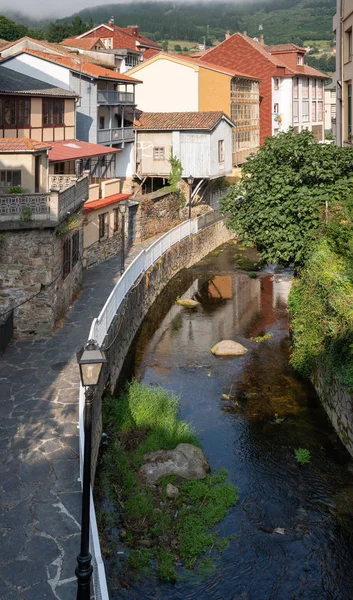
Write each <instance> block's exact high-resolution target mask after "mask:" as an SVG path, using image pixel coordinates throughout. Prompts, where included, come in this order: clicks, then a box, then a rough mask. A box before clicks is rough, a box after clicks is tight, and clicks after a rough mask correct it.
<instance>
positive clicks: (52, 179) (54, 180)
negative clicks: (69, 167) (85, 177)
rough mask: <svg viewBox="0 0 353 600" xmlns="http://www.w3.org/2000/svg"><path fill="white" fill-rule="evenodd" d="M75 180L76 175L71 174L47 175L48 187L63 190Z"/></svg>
mask: <svg viewBox="0 0 353 600" xmlns="http://www.w3.org/2000/svg"><path fill="white" fill-rule="evenodd" d="M76 181H77V176H76V175H74V174H71V175H49V189H51V190H59V191H61V190H63V189H65V188H67V187H69V186H70V185H72V184H73V183H75V182H76Z"/></svg>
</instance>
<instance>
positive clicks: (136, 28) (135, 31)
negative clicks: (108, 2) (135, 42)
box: [127, 25, 140, 37]
mask: <svg viewBox="0 0 353 600" xmlns="http://www.w3.org/2000/svg"><path fill="white" fill-rule="evenodd" d="M127 29H131V33H132V35H134V36H135V37H138V36H139V35H140V28H139V26H138V25H128V26H127Z"/></svg>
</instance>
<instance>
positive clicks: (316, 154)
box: [221, 129, 353, 267]
mask: <svg viewBox="0 0 353 600" xmlns="http://www.w3.org/2000/svg"><path fill="white" fill-rule="evenodd" d="M352 170H353V150H352V149H351V148H338V147H337V146H335V145H333V144H332V145H331V144H327V145H325V144H318V143H317V142H316V140H315V139H314V136H313V134H312V133H311V132H309V131H303V132H301V133H300V134H297V133H295V132H294V130H293V129H291V130H290V131H288V132H283V133H280V134H278V135H277V136H276V137H268V138H267V139H266V141H265V144H264V145H263V146H262V147H261V148H260V150H259V152H258V153H257V154H256V155H252V156H251V157H250V158H249V159H248V161H247V162H246V163H245V165H243V167H242V175H243V179H242V182H241V183H240V185H237V186H233V187H232V188H231V191H230V193H229V194H228V195H227V196H226V198H225V199H223V200H222V201H221V208H222V212H224V213H230V217H229V219H228V226H229V227H230V228H231V229H233V230H234V231H236V232H237V234H238V235H240V236H241V237H242V238H243V240H244V242H245V243H253V244H255V245H256V246H257V247H258V249H259V250H260V252H261V253H262V256H263V258H264V259H265V260H267V261H268V262H271V263H279V264H283V265H292V266H296V267H300V266H302V265H304V264H305V262H306V261H307V259H308V258H309V257H310V256H311V254H312V252H313V250H314V248H315V245H316V242H317V238H318V235H319V233H320V227H321V223H322V217H323V215H324V207H325V204H326V202H328V203H329V206H331V204H332V203H333V202H334V201H335V200H336V199H337V198H339V197H340V196H341V195H342V193H343V194H344V195H347V193H348V191H349V188H350V187H351V182H350V180H349V176H350V173H351V172H352Z"/></svg>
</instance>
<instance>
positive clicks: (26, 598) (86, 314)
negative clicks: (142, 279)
mask: <svg viewBox="0 0 353 600" xmlns="http://www.w3.org/2000/svg"><path fill="white" fill-rule="evenodd" d="M150 243H151V240H148V241H146V242H143V243H142V244H137V245H136V246H134V247H133V248H132V249H131V251H130V253H129V255H128V258H127V261H126V264H127V265H128V264H130V262H131V261H132V260H133V258H135V256H136V255H137V254H138V253H139V252H140V251H141V249H143V248H145V247H147V246H149V244H150ZM119 265H120V261H119V257H114V258H111V259H108V260H106V261H105V262H102V263H100V264H99V265H97V266H96V267H93V268H91V269H89V270H88V271H86V272H85V273H84V285H83V290H82V292H81V295H80V297H79V298H78V300H77V301H76V302H75V304H74V306H73V307H72V308H71V310H70V312H69V314H68V316H67V319H66V321H65V323H64V326H63V327H62V329H60V330H58V331H57V332H56V333H55V334H54V335H53V336H52V337H51V338H49V339H38V340H21V341H15V342H12V343H11V344H10V345H9V346H8V348H7V349H6V351H5V353H4V354H3V355H2V357H1V360H0V600H44V599H45V600H52V599H54V598H56V599H57V600H74V599H75V598H76V578H75V574H74V573H75V567H76V556H77V554H78V553H79V548H80V525H79V523H80V518H81V517H80V515H81V491H80V483H79V481H78V476H79V448H78V443H79V440H78V388H79V373H78V367H77V364H76V356H75V354H76V351H77V350H78V349H79V348H80V347H81V346H82V345H83V344H84V343H85V342H86V341H87V336H88V334H89V329H90V326H91V322H92V320H93V318H94V317H96V316H97V315H98V314H99V312H100V310H101V308H102V306H103V305H104V303H105V301H106V299H107V297H108V295H109V294H110V292H111V290H112V288H113V286H114V285H115V283H116V282H117V281H118V279H119V272H118V269H119Z"/></svg>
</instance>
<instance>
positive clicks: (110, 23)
mask: <svg viewBox="0 0 353 600" xmlns="http://www.w3.org/2000/svg"><path fill="white" fill-rule="evenodd" d="M108 25H114V17H110V19H109V22H108Z"/></svg>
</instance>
